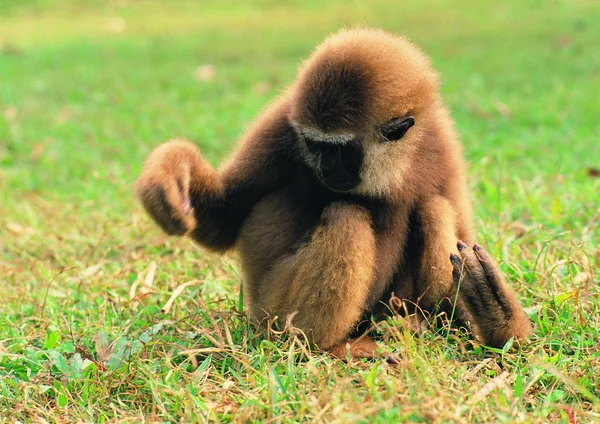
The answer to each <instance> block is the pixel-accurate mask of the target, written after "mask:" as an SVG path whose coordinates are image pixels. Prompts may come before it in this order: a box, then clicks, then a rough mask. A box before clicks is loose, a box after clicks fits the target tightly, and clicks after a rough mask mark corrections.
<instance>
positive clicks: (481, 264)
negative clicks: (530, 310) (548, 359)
mask: <svg viewBox="0 0 600 424" xmlns="http://www.w3.org/2000/svg"><path fill="white" fill-rule="evenodd" d="M458 251H459V255H460V256H458V255H456V254H454V253H452V254H450V261H451V262H452V266H453V271H452V275H453V280H454V284H455V286H456V287H457V288H458V290H459V291H458V293H459V300H460V302H459V307H460V308H461V309H462V310H463V311H464V312H465V315H466V316H465V318H467V319H471V320H472V322H471V324H472V325H473V326H474V327H475V328H474V330H475V333H476V334H477V336H478V337H479V338H480V339H481V340H482V341H483V342H484V343H485V344H487V345H489V346H494V347H502V346H504V344H505V343H506V342H507V341H508V340H510V338H511V337H514V338H515V340H516V341H521V340H523V339H525V338H527V337H529V336H530V335H531V322H530V321H529V317H528V316H527V314H526V313H525V311H524V310H523V306H521V304H520V303H519V301H518V300H517V297H516V296H515V294H514V293H513V291H512V290H511V289H510V287H509V286H508V285H507V284H506V283H505V281H504V279H503V278H502V274H501V273H500V269H499V268H498V265H497V264H496V263H495V261H494V260H493V259H492V258H491V256H490V255H489V254H488V253H487V251H486V250H485V249H483V248H482V247H481V246H479V245H477V244H475V245H473V248H472V249H471V248H469V247H468V246H467V245H466V244H465V243H463V242H461V241H459V242H458Z"/></svg>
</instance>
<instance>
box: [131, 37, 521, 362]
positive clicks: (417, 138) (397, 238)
mask: <svg viewBox="0 0 600 424" xmlns="http://www.w3.org/2000/svg"><path fill="white" fill-rule="evenodd" d="M405 116H411V117H413V118H414V126H413V127H411V128H410V129H409V130H408V131H407V132H406V133H405V134H404V136H403V137H402V138H401V139H400V140H395V141H388V140H387V139H386V138H384V136H382V133H381V132H380V131H381V130H380V128H383V127H382V125H384V124H385V123H386V122H388V121H390V120H391V121H393V120H394V119H404V118H402V117H405ZM391 121H390V122H391ZM313 139H316V142H317V145H316V146H317V147H315V146H314V143H315V141H314V140H313ZM309 142H310V143H312V148H316V149H317V151H316V152H315V151H314V150H311V144H310V143H309ZM327 152H334V153H332V154H331V159H328V158H329V156H327V154H329V153H327ZM335 152H338V153H337V156H336V154H335ZM328 160H331V161H332V162H331V163H333V164H337V165H336V167H334V170H335V171H336V172H338V171H340V170H344V172H346V171H348V170H351V169H354V168H352V167H356V166H358V168H357V170H356V172H357V174H356V178H357V179H356V181H357V182H356V185H355V186H354V187H352V188H351V189H348V190H346V191H338V190H337V189H332V188H331V187H330V186H329V185H328V184H329V183H327V181H325V182H323V181H322V180H321V179H322V178H324V177H323V175H325V174H323V172H325V171H324V170H326V165H328V164H329V163H330V162H328ZM336 161H339V163H342V165H339V163H338V162H336ZM343 161H346V162H343ZM340 172H341V171H340ZM349 172H350V171H348V173H349ZM335 175H337V174H335ZM340 175H346V174H340ZM348 175H350V174H348ZM352 175H355V174H352ZM136 190H137V193H138V195H139V197H140V198H141V200H142V203H143V204H144V206H145V208H146V209H147V210H148V212H149V213H150V214H151V215H152V216H153V217H154V219H155V220H156V221H157V222H158V223H159V224H160V225H161V227H162V228H163V229H165V231H167V232H168V233H170V234H177V235H181V234H184V233H187V234H189V235H190V236H191V237H192V238H193V239H195V240H196V241H197V242H198V243H200V244H201V245H203V246H205V247H207V248H210V249H213V250H217V251H224V250H227V249H231V248H233V247H234V246H237V247H238V249H239V252H240V256H241V259H242V265H243V269H244V275H245V281H244V284H245V292H246V299H247V301H248V308H249V311H250V313H251V315H252V316H253V318H254V319H255V320H256V321H257V322H261V321H262V320H264V318H265V317H267V316H270V317H278V319H279V320H280V321H285V320H286V319H287V318H289V317H291V322H292V324H293V325H294V326H295V327H297V328H298V329H300V330H302V331H303V332H304V333H305V334H306V335H307V336H308V337H309V339H310V340H311V341H312V342H314V343H315V344H317V345H318V346H319V347H321V348H330V349H333V350H335V351H336V352H338V353H339V348H338V347H339V346H342V345H345V340H346V338H347V337H349V336H350V335H351V334H352V333H353V331H354V329H355V328H356V324H357V323H358V322H359V321H360V319H361V317H365V316H368V315H369V314H378V313H379V312H385V311H386V308H385V307H384V306H383V305H385V304H387V303H388V302H389V300H390V298H392V297H396V298H399V299H401V300H406V301H408V303H411V304H418V306H419V307H420V308H422V309H424V310H432V309H433V308H434V307H435V306H436V305H437V304H439V303H440V302H441V301H443V300H444V299H453V298H454V294H455V293H456V289H457V284H458V283H459V282H460V284H462V285H461V291H460V296H459V303H458V307H459V309H460V311H459V312H460V316H461V317H463V319H468V320H470V321H472V324H473V327H474V329H475V332H476V334H477V335H478V336H479V337H480V338H481V339H482V340H484V341H485V342H487V343H491V344H494V345H500V344H502V343H503V342H506V341H507V340H508V339H509V338H510V337H513V336H514V337H517V338H518V339H522V338H524V337H526V336H527V335H528V334H529V333H530V324H529V320H528V319H527V317H526V315H525V314H524V312H523V310H522V308H521V306H520V304H519V303H518V301H517V300H516V297H515V296H514V294H513V293H512V292H511V291H510V289H509V288H508V287H507V286H506V285H505V284H504V282H503V280H502V278H501V277H500V274H499V271H498V268H497V266H496V265H495V264H494V263H493V261H491V259H490V258H489V256H487V253H485V251H483V249H480V248H477V249H478V254H479V255H480V256H479V259H480V260H474V259H473V258H475V257H476V256H477V255H475V254H473V255H467V256H466V252H471V250H470V249H469V250H465V249H463V248H461V249H458V250H457V248H456V240H457V239H462V240H464V241H466V242H467V243H469V244H471V243H472V242H473V228H472V227H473V225H472V218H471V210H470V205H469V200H468V197H469V196H468V192H467V184H466V178H465V172H464V161H463V159H462V149H461V145H460V143H459V141H458V137H457V135H456V132H455V130H454V124H453V122H452V120H451V118H450V116H449V114H448V112H447V110H446V108H445V106H444V105H443V102H442V100H441V97H440V95H439V92H438V78H437V74H436V73H435V71H433V70H432V69H431V67H430V64H429V59H428V58H427V57H426V56H425V55H424V54H423V53H422V52H421V51H420V50H419V49H418V48H417V47H415V46H414V45H412V44H411V43H410V42H408V41H407V40H406V39H404V38H401V37H395V36H393V35H390V34H388V33H385V32H383V31H378V30H370V29H359V30H351V31H341V32H339V33H338V34H335V35H333V36H331V37H330V38H328V39H327V40H325V41H324V42H323V44H321V45H320V46H319V47H318V48H317V49H316V51H315V53H314V54H313V55H312V56H311V58H309V59H308V60H307V61H306V62H305V63H304V64H303V66H302V67H301V69H300V71H299V74H298V79H297V81H296V82H295V83H294V84H293V85H292V86H291V87H290V88H289V89H288V90H287V91H286V92H285V93H284V94H283V95H282V96H281V97H280V98H279V99H278V100H276V101H275V102H274V104H273V105H272V106H271V107H270V108H268V109H267V110H266V111H265V112H264V113H263V114H262V115H261V117H260V118H259V119H258V120H257V122H256V123H255V124H254V126H253V127H252V128H250V130H249V131H248V132H247V134H246V135H245V136H244V137H243V138H242V140H241V141H240V143H239V147H238V150H237V152H236V153H234V154H233V156H232V158H231V159H230V160H229V161H228V163H227V164H225V165H224V166H223V167H222V168H221V170H220V171H219V172H217V171H215V170H214V169H213V168H212V167H211V166H210V164H208V162H206V160H204V159H203V157H202V155H201V153H200V151H199V149H198V148H197V147H195V146H194V145H192V144H191V143H189V142H185V141H171V142H169V143H166V144H164V145H161V146H159V147H158V148H157V149H156V150H155V151H154V152H153V153H152V154H151V155H150V156H149V158H148V159H147V161H146V163H145V166H144V170H143V171H142V175H141V176H140V178H139V180H138V181H137V184H136ZM461 246H462V245H461ZM451 253H453V255H454V256H453V257H452V263H451V262H450V261H449V259H448V258H449V255H450V254H451ZM457 254H460V257H459V256H458V255H457ZM459 262H460V265H461V267H460V269H459V270H457V267H458V263H459ZM463 262H464V263H463ZM465 270H466V271H465ZM465 275H466V276H465ZM461 278H462V280H461ZM361 343H367V344H368V342H361ZM371 343H372V342H371ZM361 346H362V345H361ZM364 346H367V345H364ZM364 346H363V347H364ZM367 347H368V346H367ZM365 349H367V350H369V349H370V350H369V351H370V352H372V351H373V349H372V346H371V347H368V348H365ZM365 349H363V348H358V347H356V348H355V349H354V351H356V352H362V351H365ZM350 351H351V352H352V349H351V350H350ZM359 356H361V355H360V354H359Z"/></svg>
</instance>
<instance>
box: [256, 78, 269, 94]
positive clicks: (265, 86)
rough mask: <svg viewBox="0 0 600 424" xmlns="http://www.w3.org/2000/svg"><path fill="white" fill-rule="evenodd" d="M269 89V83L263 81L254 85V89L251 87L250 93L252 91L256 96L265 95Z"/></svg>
mask: <svg viewBox="0 0 600 424" xmlns="http://www.w3.org/2000/svg"><path fill="white" fill-rule="evenodd" d="M271 87H272V85H271V84H270V83H269V82H267V81H263V82H259V83H258V84H255V85H254V87H252V91H254V93H256V94H265V93H267V92H268V91H269V90H270V89H271Z"/></svg>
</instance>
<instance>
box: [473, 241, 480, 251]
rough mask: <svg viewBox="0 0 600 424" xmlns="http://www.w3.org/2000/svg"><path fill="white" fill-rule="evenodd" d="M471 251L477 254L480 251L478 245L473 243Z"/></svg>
mask: <svg viewBox="0 0 600 424" xmlns="http://www.w3.org/2000/svg"><path fill="white" fill-rule="evenodd" d="M473 250H474V251H476V252H479V251H480V250H481V246H480V245H478V244H477V243H475V244H474V245H473Z"/></svg>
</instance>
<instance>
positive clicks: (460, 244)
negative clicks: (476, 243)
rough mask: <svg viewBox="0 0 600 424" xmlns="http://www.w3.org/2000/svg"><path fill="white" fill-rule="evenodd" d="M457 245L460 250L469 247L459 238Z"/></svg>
mask: <svg viewBox="0 0 600 424" xmlns="http://www.w3.org/2000/svg"><path fill="white" fill-rule="evenodd" d="M456 247H458V250H463V249H464V248H466V247H467V245H466V244H464V243H463V242H462V241H461V240H459V241H458V243H456Z"/></svg>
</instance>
